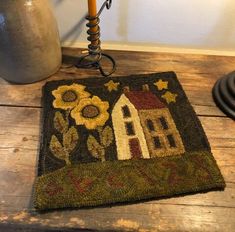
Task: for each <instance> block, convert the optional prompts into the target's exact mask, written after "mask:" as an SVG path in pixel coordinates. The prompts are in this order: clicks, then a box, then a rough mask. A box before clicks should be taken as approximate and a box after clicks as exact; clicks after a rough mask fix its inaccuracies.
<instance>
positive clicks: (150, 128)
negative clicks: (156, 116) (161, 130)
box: [146, 119, 154, 132]
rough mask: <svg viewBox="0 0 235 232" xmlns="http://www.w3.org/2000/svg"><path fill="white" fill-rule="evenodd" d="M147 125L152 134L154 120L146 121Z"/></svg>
mask: <svg viewBox="0 0 235 232" xmlns="http://www.w3.org/2000/svg"><path fill="white" fill-rule="evenodd" d="M146 124H147V127H148V129H149V131H150V132H151V131H154V125H153V121H152V120H150V119H147V120H146Z"/></svg>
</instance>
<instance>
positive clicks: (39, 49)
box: [0, 0, 61, 83]
mask: <svg viewBox="0 0 235 232" xmlns="http://www.w3.org/2000/svg"><path fill="white" fill-rule="evenodd" d="M60 65H61V48H60V40H59V35H58V29H57V24H56V20H55V18H54V16H53V13H52V10H51V6H50V3H49V1H48V0H0V77H2V78H4V79H6V80H8V81H10V82H15V83H32V82H35V81H39V80H42V79H44V78H46V77H48V76H50V75H52V74H53V73H55V72H56V71H57V70H58V69H59V67H60Z"/></svg>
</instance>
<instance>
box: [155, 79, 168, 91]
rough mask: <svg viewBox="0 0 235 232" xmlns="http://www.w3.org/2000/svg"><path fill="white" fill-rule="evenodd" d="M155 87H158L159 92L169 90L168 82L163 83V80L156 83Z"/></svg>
mask: <svg viewBox="0 0 235 232" xmlns="http://www.w3.org/2000/svg"><path fill="white" fill-rule="evenodd" d="M154 85H155V86H156V87H157V89H158V90H163V89H168V81H163V80H162V79H160V80H159V81H156V82H155V83H154Z"/></svg>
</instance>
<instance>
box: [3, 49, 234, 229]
mask: <svg viewBox="0 0 235 232" xmlns="http://www.w3.org/2000/svg"><path fill="white" fill-rule="evenodd" d="M63 53H64V55H66V57H67V58H66V60H67V61H68V58H69V56H75V55H78V54H79V53H80V51H79V50H76V49H64V50H63ZM109 54H111V55H112V56H113V57H115V59H116V61H117V71H116V73H115V75H116V76H121V75H129V74H141V73H152V72H163V71H175V72H176V74H177V75H178V78H179V80H180V82H181V83H182V85H183V88H184V90H185V92H186V94H187V95H188V98H189V100H190V102H191V104H192V105H193V107H194V109H195V111H196V113H197V115H198V116H199V118H200V120H201V122H202V125H203V127H204V129H205V132H206V134H207V136H208V138H209V141H210V144H211V146H212V151H213V154H214V156H215V158H216V160H217V162H218V165H219V167H220V169H221V171H222V174H223V176H224V178H225V180H226V184H227V187H226V189H225V191H224V192H209V193H206V194H195V195H191V196H185V197H178V198H171V199H166V200H159V201H148V202H146V203H139V204H131V205H126V206H125V205H122V206H120V205H119V206H113V207H100V208H93V209H92V208H90V209H78V210H66V211H51V212H47V213H44V214H38V213H37V212H36V211H35V210H34V209H33V206H32V186H33V183H34V180H35V177H36V173H37V160H38V149H39V133H40V113H41V102H40V100H41V88H42V86H43V85H44V84H45V82H46V81H50V80H57V79H65V78H68V79H71V78H72V79H74V78H78V79H79V78H89V77H92V76H97V75H99V73H98V72H97V71H95V70H76V69H75V68H65V67H62V68H61V70H60V71H59V72H57V73H56V74H55V75H53V76H52V77H51V78H49V79H47V80H45V81H41V82H38V83H35V84H30V85H13V84H9V83H7V82H6V81H4V80H3V79H0V93H1V97H0V204H1V208H0V221H1V222H2V225H3V223H13V226H14V225H17V226H19V225H22V226H24V227H25V228H41V227H42V228H61V227H65V228H70V227H72V228H74V227H75V228H86V229H94V230H111V231H117V230H121V231H124V230H127V231H132V230H133V231H136V230H139V231H213V232H214V231H229V232H232V231H235V199H234V197H235V123H234V121H233V120H232V119H229V118H228V117H226V116H225V115H224V114H223V113H222V112H221V111H220V110H219V109H218V108H217V107H216V106H215V103H214V102H213V100H212V97H211V89H212V86H213V84H214V83H215V81H216V80H217V79H218V78H220V77H221V76H223V75H225V74H227V73H229V72H231V71H233V70H234V69H235V57H223V56H207V55H186V54H169V53H143V52H123V51H109ZM70 58H71V57H70ZM9 228H11V227H9ZM0 231H3V230H1V227H0ZM4 231H7V230H4ZM30 231H31V230H30ZM42 231H44V229H43V230H42ZM76 231H77V230H76Z"/></svg>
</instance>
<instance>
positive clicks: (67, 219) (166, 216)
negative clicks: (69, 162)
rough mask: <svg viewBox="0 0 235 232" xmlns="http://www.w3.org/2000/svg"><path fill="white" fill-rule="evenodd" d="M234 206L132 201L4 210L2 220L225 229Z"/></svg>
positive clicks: (83, 225) (138, 228)
mask: <svg viewBox="0 0 235 232" xmlns="http://www.w3.org/2000/svg"><path fill="white" fill-rule="evenodd" d="M234 217H235V209H234V208H233V209H232V208H217V207H207V206H205V207H200V206H188V205H182V206H179V205H177V206H176V205H164V206H162V205H158V204H133V205H126V206H115V207H109V208H107V207H106V208H95V209H80V210H72V211H59V212H58V211H57V212H47V213H43V214H40V215H39V214H37V213H32V212H31V213H30V212H25V211H20V212H17V213H12V214H9V215H5V214H2V216H1V217H0V219H2V222H6V221H8V222H13V223H22V224H28V225H32V224H34V225H43V226H47V227H48V226H49V227H54V228H60V230H61V228H63V227H67V228H68V227H76V228H86V229H94V230H111V231H116V230H121V231H124V230H125V231H126V230H128V231H213V232H214V231H218V232H220V231H224V232H226V231H227V232H231V231H234V228H235V221H234Z"/></svg>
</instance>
